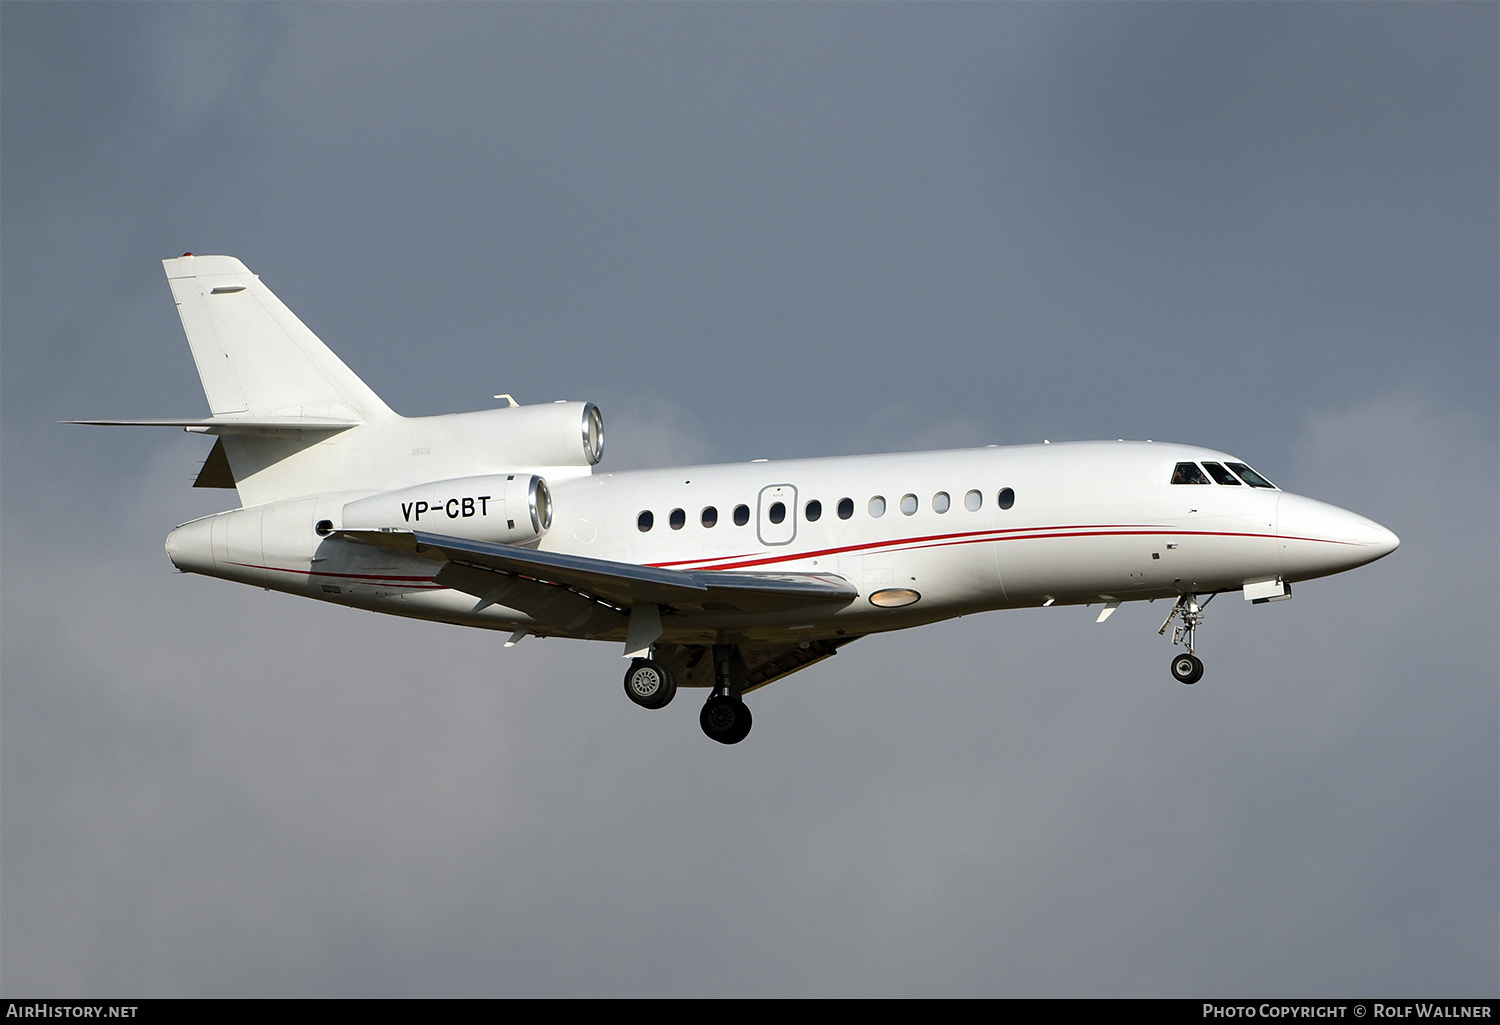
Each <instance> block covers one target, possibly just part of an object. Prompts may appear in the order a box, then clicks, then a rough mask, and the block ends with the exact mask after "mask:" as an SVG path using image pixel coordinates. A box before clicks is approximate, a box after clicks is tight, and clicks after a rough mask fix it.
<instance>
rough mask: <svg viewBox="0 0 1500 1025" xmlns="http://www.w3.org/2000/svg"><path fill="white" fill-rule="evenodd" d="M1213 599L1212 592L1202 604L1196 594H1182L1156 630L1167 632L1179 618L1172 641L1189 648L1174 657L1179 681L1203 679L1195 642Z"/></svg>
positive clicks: (1190, 682) (1176, 678) (1173, 665)
mask: <svg viewBox="0 0 1500 1025" xmlns="http://www.w3.org/2000/svg"><path fill="white" fill-rule="evenodd" d="M1216 593H1217V592H1216ZM1213 600H1214V596H1213V595H1212V594H1211V595H1209V596H1208V597H1207V598H1205V599H1204V600H1203V603H1202V604H1201V605H1200V604H1199V603H1198V596H1197V595H1196V594H1184V595H1182V596H1181V597H1179V598H1178V599H1177V604H1176V605H1173V606H1172V611H1171V612H1169V613H1167V619H1166V622H1164V623H1162V625H1161V629H1160V630H1158V631H1156V632H1157V633H1159V634H1165V633H1166V632H1167V627H1169V626H1171V625H1172V620H1174V619H1177V620H1178V623H1177V628H1176V629H1175V630H1173V631H1172V643H1173V644H1181V645H1183V646H1184V647H1186V648H1187V651H1186V652H1184V653H1182V654H1180V655H1177V656H1175V657H1174V658H1173V659H1172V678H1173V679H1174V680H1176V681H1177V682H1178V683H1187V684H1193V683H1197V682H1198V681H1199V680H1201V679H1203V660H1202V659H1201V658H1199V657H1198V656H1197V655H1195V654H1194V653H1193V644H1194V642H1195V640H1196V639H1197V633H1198V624H1199V623H1202V622H1203V610H1204V609H1205V608H1207V607H1208V603H1209V602H1211V601H1213Z"/></svg>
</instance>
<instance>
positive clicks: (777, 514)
mask: <svg viewBox="0 0 1500 1025" xmlns="http://www.w3.org/2000/svg"><path fill="white" fill-rule="evenodd" d="M766 516H767V518H768V519H770V521H771V522H772V523H780V522H782V521H783V520H785V519H786V503H784V502H772V503H771V508H770V509H769V510H768V511H767V513H766Z"/></svg>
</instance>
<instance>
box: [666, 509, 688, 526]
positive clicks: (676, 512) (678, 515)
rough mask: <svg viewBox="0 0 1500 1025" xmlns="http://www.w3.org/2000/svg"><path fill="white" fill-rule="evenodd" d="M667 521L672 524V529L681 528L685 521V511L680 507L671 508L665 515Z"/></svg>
mask: <svg viewBox="0 0 1500 1025" xmlns="http://www.w3.org/2000/svg"><path fill="white" fill-rule="evenodd" d="M667 522H668V523H670V524H671V525H672V529H673V530H681V529H682V525H683V524H684V523H686V522H687V513H685V512H683V511H682V510H681V509H673V510H672V512H671V513H670V514H668V516H667Z"/></svg>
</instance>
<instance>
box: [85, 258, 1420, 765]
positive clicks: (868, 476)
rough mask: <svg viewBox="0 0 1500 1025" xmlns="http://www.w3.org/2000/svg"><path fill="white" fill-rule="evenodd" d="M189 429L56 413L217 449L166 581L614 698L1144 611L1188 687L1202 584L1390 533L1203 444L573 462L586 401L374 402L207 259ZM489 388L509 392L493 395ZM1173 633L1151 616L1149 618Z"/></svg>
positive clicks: (277, 309)
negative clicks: (1052, 618)
mask: <svg viewBox="0 0 1500 1025" xmlns="http://www.w3.org/2000/svg"><path fill="white" fill-rule="evenodd" d="M163 265H164V266H165V267H166V271H167V280H168V283H169V284H170V285H171V288H172V295H173V298H174V299H175V300H176V302H177V310H178V313H179V314H180V315H181V317H182V325H183V328H184V329H185V330H186V332H187V338H188V344H189V346H190V347H191V348H192V351H193V359H194V360H195V361H196V362H197V365H198V374H199V376H200V377H201V378H202V380H203V390H204V391H205V392H206V393H207V396H208V404H209V407H210V409H212V411H213V415H212V416H210V417H208V418H206V419H183V420H82V421H70V422H72V423H89V424H145V425H166V426H178V427H185V428H186V429H187V430H188V431H190V432H194V433H198V434H212V435H216V436H217V440H216V441H215V443H214V446H213V449H212V451H211V452H210V453H209V456H208V459H207V460H206V461H205V463H204V464H203V468H202V470H201V472H200V473H199V474H198V478H197V482H196V486H198V487H224V488H235V489H237V490H238V492H239V498H240V504H241V508H239V509H231V510H229V511H226V512H221V513H217V514H215V515H213V516H205V517H203V518H201V519H197V520H193V521H191V522H189V523H185V524H183V525H182V526H180V527H178V528H177V529H176V530H174V531H172V532H171V534H170V535H168V537H167V554H168V555H169V556H170V557H171V559H172V562H173V563H174V564H175V565H176V566H177V567H178V569H180V570H183V571H185V572H190V573H204V574H207V575H209V576H215V577H223V578H224V579H226V580H233V581H237V582H240V583H246V584H254V585H256V586H259V587H265V588H270V589H274V590H278V591H286V592H288V593H291V594H298V595H302V596H304V597H308V598H318V599H321V600H323V601H330V602H336V603H338V604H341V605H350V606H354V607H356V608H362V609H369V610H371V611H375V612H386V613H391V614H393V615H398V616H411V617H415V618H418V619H431V620H440V621H443V622H447V623H455V624H460V625H463V626H478V627H486V628H488V629H491V630H500V631H502V632H505V633H508V634H509V640H508V641H507V642H506V643H507V646H508V645H510V644H514V643H515V642H517V641H519V640H520V639H522V638H523V637H526V636H527V635H535V636H538V637H576V638H583V639H589V640H604V641H612V642H614V643H616V644H620V643H623V644H624V653H625V655H626V656H627V657H629V658H630V659H631V663H630V667H629V669H628V670H626V673H625V693H626V695H627V696H628V697H629V698H630V700H631V701H634V702H635V703H636V704H637V705H640V706H642V707H644V708H661V707H663V706H664V705H666V704H667V703H668V702H669V701H671V700H672V697H673V695H674V694H676V692H677V688H678V687H679V686H686V687H705V688H709V696H708V700H707V702H706V703H705V704H704V706H703V711H702V713H701V714H700V716H699V721H700V723H701V725H702V727H703V732H704V733H706V734H707V735H708V736H709V737H711V738H712V739H714V740H717V741H719V742H721V743H725V744H734V743H738V742H739V741H741V740H743V739H744V738H745V736H746V734H748V733H749V731H750V722H751V718H750V710H749V709H748V708H747V707H746V706H745V703H744V700H743V699H744V695H745V694H747V693H749V692H750V691H752V690H755V689H756V688H758V687H763V686H765V685H766V684H768V683H770V682H772V681H773V680H778V679H780V678H782V677H784V676H786V675H788V674H790V673H794V672H796V671H797V670H799V669H804V668H806V667H807V666H810V665H812V664H813V663H814V662H818V661H820V660H822V659H825V658H828V657H830V656H831V655H834V654H835V653H837V652H838V650H839V648H841V647H842V646H844V645H845V644H848V643H849V642H850V641H853V640H857V639H858V638H860V637H863V636H865V635H866V634H871V633H876V632H879V631H885V630H899V629H903V628H905V627H912V626H920V625H922V624H924V623H933V622H937V621H938V620H943V619H950V618H952V617H954V616H961V615H966V614H969V613H974V612H982V611H986V610H990V609H1006V608H1023V607H1028V606H1038V605H1042V606H1050V605H1079V604H1085V605H1087V604H1094V603H1098V604H1100V605H1102V606H1103V608H1102V611H1101V612H1100V613H1099V621H1100V622H1103V621H1104V620H1105V619H1107V618H1108V617H1109V616H1110V614H1111V613H1113V612H1114V610H1115V609H1117V608H1118V607H1119V606H1120V604H1121V603H1122V602H1127V601H1141V600H1152V599H1156V598H1167V599H1171V600H1172V601H1173V602H1174V604H1173V605H1172V610H1171V613H1170V615H1168V616H1167V619H1166V622H1164V623H1163V624H1162V628H1161V631H1160V632H1162V633H1165V632H1166V630H1167V629H1168V627H1173V644H1174V645H1181V646H1182V647H1183V648H1184V649H1185V650H1184V651H1182V652H1181V653H1179V654H1178V655H1177V656H1176V657H1175V658H1173V659H1172V665H1171V668H1172V675H1173V676H1174V677H1175V678H1176V679H1178V680H1180V681H1181V682H1183V683H1188V684H1191V683H1196V682H1197V681H1198V680H1199V679H1200V678H1201V677H1202V675H1203V663H1202V662H1201V661H1200V660H1199V658H1198V657H1197V655H1196V654H1194V644H1195V640H1196V631H1197V628H1198V626H1199V625H1200V623H1201V622H1202V620H1203V609H1204V606H1206V605H1207V604H1208V603H1209V601H1210V600H1212V599H1213V597H1214V596H1215V595H1218V594H1221V593H1224V592H1229V591H1240V592H1243V594H1244V597H1245V598H1246V600H1249V601H1253V602H1270V601H1278V600H1281V599H1284V598H1289V597H1291V593H1292V591H1291V585H1292V584H1293V583H1295V582H1297V581H1302V580H1309V579H1312V578H1313V577H1320V576H1326V575H1328V574H1330V573H1338V572H1341V571H1343V570H1347V569H1353V568H1354V567H1355V566H1361V565H1364V564H1365V563H1367V562H1372V561H1374V560H1375V559H1378V558H1380V557H1381V556H1383V555H1387V554H1389V553H1390V552H1392V551H1394V550H1395V549H1396V546H1397V545H1398V544H1399V541H1398V539H1397V538H1396V535H1395V534H1393V533H1391V532H1390V531H1389V530H1387V529H1385V528H1384V527H1382V526H1380V525H1379V524H1378V523H1374V522H1371V521H1370V520H1368V519H1365V518H1364V517H1362V516H1359V515H1356V514H1355V513H1351V512H1346V511H1345V510H1343V509H1338V508H1335V507H1333V506H1331V505H1325V504H1323V503H1322V502H1316V501H1313V500H1312V499H1310V498H1303V497H1301V496H1299V495H1293V494H1288V493H1287V492H1285V491H1282V490H1280V489H1279V488H1277V487H1276V486H1275V485H1274V484H1272V483H1271V482H1270V481H1269V480H1267V479H1266V478H1265V477H1263V476H1261V475H1260V474H1259V473H1257V472H1255V471H1254V470H1253V469H1251V468H1250V467H1249V466H1248V465H1247V464H1246V463H1245V462H1244V461H1243V460H1241V459H1239V458H1237V457H1235V456H1232V455H1228V454H1227V453H1223V452H1214V451H1211V450H1209V449H1203V448H1194V447H1190V446H1186V445H1172V444H1161V443H1152V442H1149V441H1148V442H1124V441H1120V442H1081V443H1072V444H1056V445H1052V444H1042V445H1027V446H1018V447H1006V448H997V447H993V446H992V447H989V448H981V449H971V450H965V451H952V452H920V453H918V452H907V453H900V454H896V455H867V456H849V457H840V458H827V459H796V460H786V461H778V462H771V461H766V460H756V461H754V462H751V463H748V464H735V465H721V466H693V467H680V468H675V469H664V470H642V471H634V472H630V473H596V472H595V471H594V466H595V464H597V463H598V462H599V459H600V457H601V456H602V455H603V452H604V426H603V419H602V417H601V416H600V413H599V410H598V409H597V408H596V407H595V406H594V405H593V404H592V403H587V402H557V403H551V404H545V405H518V404H516V403H515V402H514V401H511V402H510V404H509V405H508V406H503V407H497V408H494V409H486V410H480V411H478V412H473V413H455V414H450V415H445V416H426V417H411V418H409V417H403V416H399V415H397V414H396V413H394V412H392V411H391V409H390V408H389V407H388V406H386V404H385V403H384V402H382V401H381V400H380V398H379V397H378V396H376V395H375V393H374V392H372V391H371V390H370V389H369V388H368V387H367V386H366V385H365V383H364V382H363V381H361V380H360V379H359V378H358V377H356V376H355V375H354V373H353V372H352V371H350V369H349V368H348V367H347V366H345V365H344V364H343V362H342V361H340V360H339V358H338V357H337V356H335V355H334V354H333V353H332V352H331V351H330V350H329V349H328V348H327V346H325V345H324V344H323V343H322V342H321V341H320V340H319V339H318V338H317V336H316V335H314V334H313V333H312V332H311V331H310V330H308V328H307V327H306V326H304V325H303V323H302V322H301V321H300V320H298V319H297V317H296V316H294V315H293V314H292V312H291V311H290V310H288V309H287V308H286V306H284V305H283V304H282V303H281V301H280V300H279V299H277V298H276V296H275V295H273V294H272V293H271V290H270V289H268V288H267V287H266V286H265V285H263V284H261V281H260V279H259V278H258V277H256V276H255V275H254V274H251V273H250V272H249V271H248V270H247V269H246V268H245V266H244V264H242V263H240V262H239V261H238V260H236V259H233V258H231V257H227V256H193V255H192V254H187V255H184V256H183V257H181V258H180V259H174V260H166V261H163ZM497 398H506V399H509V396H497ZM1174 621H1175V627H1174V626H1173V624H1174Z"/></svg>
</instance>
